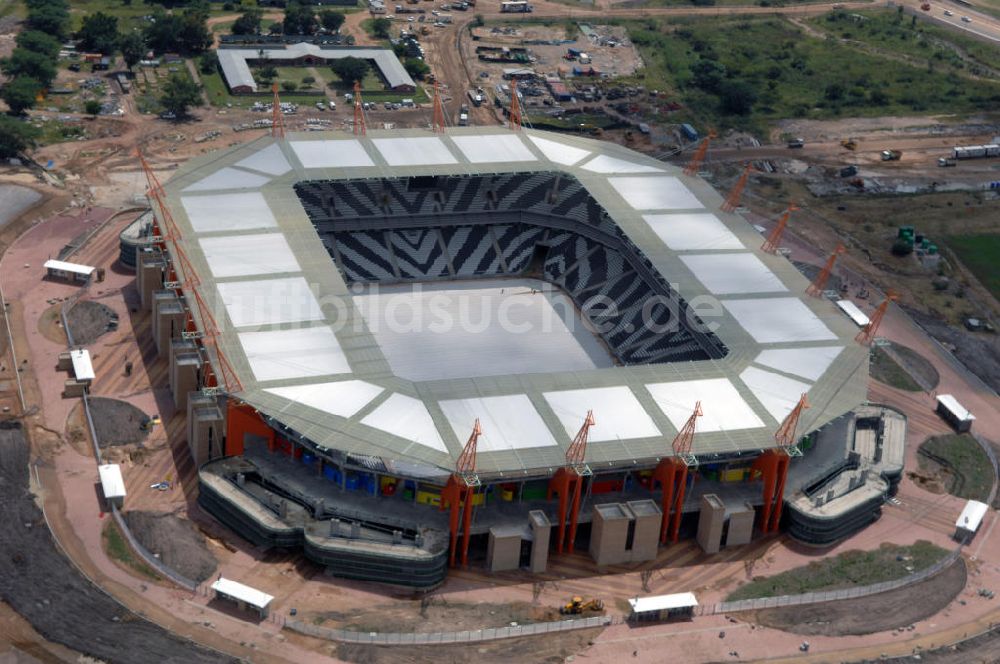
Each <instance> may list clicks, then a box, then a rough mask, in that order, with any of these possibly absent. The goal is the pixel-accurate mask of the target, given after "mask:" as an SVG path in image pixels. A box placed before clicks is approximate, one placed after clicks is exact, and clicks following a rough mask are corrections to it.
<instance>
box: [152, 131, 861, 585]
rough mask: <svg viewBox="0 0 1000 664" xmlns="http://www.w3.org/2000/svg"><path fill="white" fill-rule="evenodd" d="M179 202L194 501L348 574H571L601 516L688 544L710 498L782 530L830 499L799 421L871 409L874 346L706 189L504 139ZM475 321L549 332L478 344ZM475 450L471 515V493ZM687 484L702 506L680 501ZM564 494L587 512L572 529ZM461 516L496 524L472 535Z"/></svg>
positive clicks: (301, 137)
mask: <svg viewBox="0 0 1000 664" xmlns="http://www.w3.org/2000/svg"><path fill="white" fill-rule="evenodd" d="M162 200H163V201H164V208H165V212H163V211H161V215H160V221H159V233H160V238H159V239H160V242H159V245H160V249H159V250H158V249H156V248H152V249H146V250H144V251H143V253H142V254H141V255H140V259H139V263H140V268H139V270H140V272H139V283H140V290H141V291H143V293H144V301H146V300H148V301H149V304H147V306H150V307H151V308H153V309H154V316H160V314H157V307H158V306H159V305H158V304H157V302H166V301H167V300H168V299H169V300H172V299H173V298H174V297H176V298H178V299H179V300H180V302H181V303H182V308H183V309H184V311H185V312H186V313H185V315H184V316H181V317H179V318H178V319H176V320H177V321H178V323H177V324H176V325H174V324H171V325H170V326H168V327H164V328H163V329H165V330H167V331H166V332H163V333H161V337H164V338H165V339H167V341H170V339H169V338H170V337H176V339H174V340H172V341H170V343H172V344H173V345H172V346H170V350H169V352H170V353H171V357H172V358H173V357H174V356H175V355H176V356H177V357H183V356H185V355H184V353H186V352H191V351H192V349H195V350H194V352H195V355H196V356H197V362H198V367H199V368H198V373H197V379H196V382H197V385H195V386H193V387H194V388H201V389H200V391H198V392H197V393H196V394H195V395H194V396H192V397H191V398H190V399H186V398H185V399H184V403H185V405H186V407H187V409H188V413H189V420H191V421H190V422H189V438H190V442H191V448H192V454H194V456H195V458H196V460H197V461H198V462H199V464H201V466H200V497H199V501H200V503H201V504H202V506H203V507H205V508H206V510H207V511H209V512H210V513H212V514H213V515H215V516H216V517H217V518H219V519H220V520H222V521H223V522H225V523H227V524H228V525H230V526H231V527H232V528H234V529H235V530H236V531H237V532H239V533H240V534H241V535H243V536H244V537H246V538H248V539H250V540H251V541H253V542H255V543H257V544H260V545H267V546H281V547H294V546H301V547H303V550H304V551H305V552H306V555H308V556H309V557H310V558H312V559H314V560H317V561H319V562H321V563H322V564H324V565H327V566H328V567H329V568H330V569H331V571H332V572H333V573H335V574H339V575H343V576H348V577H354V578H363V579H371V580H377V581H383V582H389V583H398V584H401V585H411V586H419V587H428V586H432V585H435V584H436V583H439V582H440V581H441V579H443V577H444V574H445V569H446V563H447V558H448V554H449V550H450V552H451V554H452V557H453V560H454V555H455V549H456V547H458V548H459V549H462V559H463V560H465V559H466V554H467V551H468V548H469V546H470V539H471V540H472V542H473V548H474V549H476V551H477V552H479V553H481V552H482V550H484V549H489V551H488V553H487V555H488V557H489V556H493V555H494V553H495V552H494V549H493V547H494V542H495V541H496V542H499V541H500V540H499V539H497V538H498V537H500V535H503V534H504V533H508V534H509V533H510V532H513V531H516V532H523V536H521V537H522V539H523V540H524V541H525V542H529V541H534V542H535V545H536V548H537V546H538V545H539V543H540V542H545V543H547V542H548V539H547V538H548V535H547V534H546V535H545V536H544V537H543V536H542V534H541V531H540V530H539V524H545V523H548V524H554V525H555V527H556V528H557V529H558V531H559V534H558V537H557V536H556V535H553V536H552V539H553V540H555V542H556V545H557V549H558V550H562V548H563V541H564V539H565V536H566V533H565V530H566V527H567V525H568V526H569V540H568V542H567V547H568V548H569V549H570V550H572V547H573V545H574V541H575V540H576V539H577V538H580V539H585V538H586V536H587V530H588V528H587V526H586V524H589V523H590V522H591V521H592V520H593V519H595V518H597V511H595V509H594V508H595V506H598V505H601V504H603V503H624V502H629V501H632V502H633V503H634V502H636V501H639V502H641V501H642V500H643V499H649V498H653V499H654V500H655V501H656V503H658V504H661V505H662V506H663V510H662V511H663V514H662V520H663V526H664V527H663V529H662V530H663V533H664V535H663V537H664V538H665V537H666V530H667V529H666V526H667V521H668V517H670V518H675V519H676V521H675V522H674V523H673V524H672V528H671V531H672V536H673V537H676V533H677V525H678V523H679V521H680V519H681V514H682V513H684V512H688V513H695V512H697V511H698V506H699V503H698V500H699V498H701V497H702V496H704V495H705V494H706V493H713V492H714V493H717V494H726V492H727V491H728V492H730V494H731V495H734V496H740V500H741V501H742V503H744V504H746V503H749V504H751V505H754V506H757V507H758V508H759V509H760V511H759V521H760V526H761V528H762V529H764V530H768V529H770V528H773V527H774V526H775V525H776V524H777V522H778V520H779V519H780V517H781V509H782V501H783V499H784V496H785V494H786V493H791V491H792V490H793V487H786V486H785V477H786V474H787V471H788V468H789V466H790V465H798V466H801V467H802V468H803V469H804V470H803V471H802V473H803V474H804V475H809V474H810V472H811V471H810V469H809V464H810V463H811V458H812V450H809V449H806V450H805V451H804V452H803V453H802V456H797V457H796V458H794V459H790V458H789V456H790V455H789V450H780V451H779V450H776V449H775V447H776V444H775V432H776V430H778V429H779V427H780V426H781V424H782V422H783V421H785V419H786V418H787V417H788V415H789V413H791V412H792V411H793V410H794V409H795V407H796V405H797V404H798V403H799V400H800V397H801V396H802V395H803V394H807V395H808V401H809V403H810V406H811V407H810V408H808V409H807V410H804V411H802V413H801V418H800V420H799V423H798V429H797V431H798V434H799V436H800V437H802V438H804V439H805V441H806V444H805V445H804V446H803V447H804V448H808V447H809V441H810V439H811V436H810V434H811V433H812V432H815V431H817V430H820V429H822V428H824V427H826V426H827V425H829V424H830V423H831V422H835V421H840V420H842V419H843V418H844V417H849V414H850V412H851V411H852V410H853V409H854V408H856V407H857V406H858V405H859V404H861V403H862V402H863V401H864V400H865V397H866V385H867V379H868V350H867V349H866V348H864V347H861V346H859V345H858V344H856V343H855V342H854V341H853V337H854V335H855V333H856V332H857V328H856V327H855V326H854V324H853V323H852V322H851V321H850V320H848V319H847V318H846V317H844V315H843V314H842V313H841V312H840V311H839V310H838V309H837V308H836V307H835V306H834V304H833V303H832V302H830V301H829V300H827V299H825V298H811V297H809V296H807V295H806V294H805V289H806V286H807V285H808V283H807V281H806V280H805V279H804V277H802V276H801V274H800V273H799V272H798V270H797V269H796V268H795V267H794V266H793V265H792V264H791V263H790V262H789V261H788V260H786V259H785V258H784V257H782V256H780V255H777V256H776V255H770V254H767V253H764V252H762V251H760V249H759V246H760V244H761V240H762V238H761V237H760V235H759V233H758V232H757V231H756V230H755V229H754V228H753V227H751V226H750V225H749V224H748V223H747V222H746V221H745V220H744V219H743V218H742V217H740V216H738V215H735V214H731V213H725V212H721V211H720V203H721V202H722V201H721V199H720V197H719V196H718V195H717V194H716V193H715V192H714V190H713V189H712V188H711V187H710V186H709V185H708V184H707V183H706V182H704V181H703V180H701V179H700V178H698V177H695V176H689V175H685V174H684V173H682V172H680V170H679V169H677V168H675V167H673V166H670V165H667V164H664V163H662V162H659V161H656V160H653V159H650V158H648V157H646V156H643V155H640V154H638V153H636V152H634V151H631V150H628V149H625V148H622V147H620V146H617V145H613V144H609V143H605V142H599V141H594V140H589V139H583V138H578V137H569V136H564V135H559V134H551V133H546V132H538V131H533V130H523V131H520V132H511V131H507V130H503V129H499V128H495V129H487V128H468V129H464V130H463V129H456V130H451V131H450V132H449V133H448V134H447V135H442V134H433V133H430V132H428V131H422V130H394V131H383V132H378V131H376V132H369V133H368V135H367V136H365V137H354V136H348V135H344V134H334V133H303V134H290V135H289V136H288V137H287V138H285V139H282V140H275V139H273V138H270V137H265V138H261V139H259V140H257V141H254V142H251V143H249V144H246V145H243V146H240V147H236V148H232V149H229V150H225V151H221V152H216V153H213V154H211V155H206V156H204V157H201V158H198V159H195V160H193V161H191V162H189V163H187V164H186V165H184V166H182V167H181V168H180V169H179V170H178V172H177V173H176V174H175V175H174V176H173V177H172V178H171V179H170V181H169V182H168V183H167V184H166V185H165V186H164V187H163V191H162ZM157 271H159V272H158V274H159V275H161V276H153V277H151V276H150V274H153V273H156V272H157ZM157 293H161V294H162V298H161V300H156V294H157ZM166 306H167V305H165V304H164V307H166ZM170 306H173V305H172V304H171V305H170ZM465 306H471V307H472V308H473V309H475V310H476V311H479V312H480V313H482V312H487V313H489V314H491V315H499V314H500V313H504V312H506V313H510V312H511V311H514V310H517V311H519V312H520V314H521V319H520V321H519V322H520V323H523V324H525V325H527V328H528V329H527V331H526V332H512V331H511V330H506V329H501V328H503V327H504V325H502V324H501V321H500V320H499V319H497V320H493V321H491V322H488V323H484V322H483V321H482V320H477V321H475V323H476V325H472V326H471V328H470V325H469V324H462V323H461V321H459V319H461V318H462V314H463V307H465ZM164 311H173V309H169V308H164ZM399 311H404V312H406V316H405V318H406V321H405V322H404V324H400V321H399V320H396V319H395V318H394V316H395V315H397V314H398V313H399ZM425 314H426V315H430V314H437V316H438V317H437V318H436V319H435V320H433V321H430V320H428V319H427V318H425V317H424V316H425ZM166 315H168V314H166V313H164V314H162V316H166ZM162 316H161V317H162ZM443 320H447V321H449V323H450V326H444V327H442V326H441V325H437V324H438V323H441V321H443ZM456 321H458V322H456ZM546 321H547V324H546V325H543V323H546ZM466 323H468V321H466ZM472 328H474V329H472ZM543 328H544V329H543ZM154 329H159V327H158V324H154ZM166 345H168V346H169V344H166ZM182 347H183V349H182ZM184 349H186V350H184ZM175 391H176V390H175ZM699 402H700V404H701V408H702V410H703V415H702V416H701V417H699V418H697V425H696V426H697V428H696V434H695V436H694V438H693V447H692V449H691V451H690V454H689V455H685V458H684V459H679V458H678V455H677V454H675V451H674V450H673V448H672V447H671V441H673V440H674V438H675V437H676V436H677V434H678V432H679V431H680V430H682V429H683V428H684V426H685V424H686V423H687V421H688V420H689V419H690V418H691V415H692V412H693V411H694V409H695V405H696V403H699ZM589 411H593V416H594V419H595V424H594V425H593V426H591V427H589V429H588V430H587V432H588V440H587V445H586V457H585V460H584V463H583V464H576V465H574V466H572V467H570V466H571V462H570V460H569V455H570V454H571V452H572V450H571V447H572V446H573V442H574V439H576V438H578V434H579V433H580V431H581V427H582V425H583V424H584V422H585V420H586V418H587V416H588V412H589ZM199 413H201V415H199ZM199 418H201V419H199ZM223 420H224V425H223V424H222V421H223ZM477 422H478V423H479V425H480V426H481V435H479V436H478V437H475V436H471V434H472V432H473V429H474V427H475V426H476V424H477ZM202 424H205V426H201V425H202ZM216 424H217V425H218V426H216ZM470 437H473V438H476V440H477V446H476V447H477V450H476V451H477V453H476V455H475V468H474V472H469V468H468V467H464V473H463V474H462V475H461V478H462V480H463V481H464V482H465V483H466V485H467V487H466V489H463V491H466V490H467V493H461V494H452V493H449V491H450V489H449V487H450V486H451V484H450V482H453V481H455V478H456V477H458V475H456V468H457V467H458V466H459V464H460V463H461V458H462V455H463V449H465V448H466V443H467V440H468V439H470ZM793 450H794V451H795V452H796V453H797V452H798V451H799V450H798V448H797V447H796V448H793ZM793 456H794V455H793ZM827 456H829V455H827ZM834 456H836V454H835V455H834ZM845 456H846V454H842V455H840V456H839V458H837V459H834V461H833V463H842V462H843V459H844V457H845ZM824 458H825V457H824ZM827 461H828V460H827ZM827 461H824V463H826V462H827ZM681 462H683V463H682V464H681ZM670 463H673V464H677V465H678V466H680V465H683V467H684V469H685V470H684V474H683V477H682V479H680V480H679V481H680V484H681V485H680V486H678V487H668V486H666V480H664V479H663V477H664V476H662V475H660V474H659V472H658V469H662V468H663V467H664V464H670ZM817 463H818V462H817ZM689 468H690V469H691V472H690V473H688V471H687V469H689ZM567 469H570V470H571V471H572V472H571V473H569V474H570V475H572V476H573V477H575V478H578V481H579V484H578V485H577V486H582V487H583V490H582V494H583V498H582V500H581V499H580V498H577V500H578V501H580V503H579V504H578V505H577V506H572V505H571V506H570V507H569V508H567V503H566V501H567V496H566V492H567V486H572V485H567V484H565V483H562V484H560V483H559V482H558V481H556V478H558V477H565V476H567V472H568V471H567ZM816 470H817V472H818V471H819V470H822V469H819V468H817V469H816ZM671 477H672V476H671ZM679 477H680V476H679ZM671 481H672V480H671ZM661 485H662V486H661ZM667 493H670V500H668V499H667ZM675 494H676V495H675ZM458 496H461V500H463V501H465V502H466V503H468V504H469V506H470V507H471V506H475V509H474V510H472V509H466V511H465V514H466V515H471V516H468V517H467V519H466V520H465V521H464V523H459V522H458V521H457V520H456V518H455V515H456V514H457V513H458V510H457V508H458V505H457V503H458V502H459V501H460V499H459V497H458ZM685 496H686V499H685ZM675 503H676V504H675ZM629 504H632V503H629ZM445 506H448V507H451V508H453V509H452V514H451V518H448V517H447V516H446V514H445V513H443V512H442V511H441V509H442V508H444V507H445ZM640 507H641V506H633V508H631V509H632V512H630V513H634V514H639V513H640V511H641V510H640ZM643 509H644V508H643ZM627 511H628V510H626V512H627ZM671 511H673V513H674V514H673V517H671V516H670V514H669V513H670V512H671ZM570 512H572V514H570ZM849 516H850V515H849ZM473 517H474V518H473ZM845 518H847V517H845ZM850 518H853V519H855V521H857V520H858V519H857V515H853V516H850ZM570 520H572V523H569V521H570ZM862 520H863V519H862ZM577 523H579V524H580V525H581V530H580V532H579V534H578V533H577ZM602 523H603V522H602ZM602 528H604V526H602ZM605 530H606V528H605ZM834 530H836V529H834ZM449 531H450V535H451V537H450V538H449V537H448V535H449ZM594 532H595V533H596V532H597V526H596V525H595V526H594ZM838 532H839V531H838ZM553 533H555V530H553ZM459 534H461V535H462V536H463V540H462V542H461V543H459V544H456V537H457V536H458V535H459ZM629 537H631V535H629ZM487 540H488V542H489V545H488V546H487V545H486V542H487ZM519 541H520V540H519ZM498 546H499V545H498ZM593 546H594V545H593V543H591V549H592V552H593ZM530 549H531V547H530V546H526V547H525V549H524V551H523V555H521V557H520V558H521V563H522V564H524V565H528V559H529V558H530V551H529V550H530ZM515 557H517V556H515ZM530 566H531V567H532V568H533V569H534V564H532V565H530Z"/></svg>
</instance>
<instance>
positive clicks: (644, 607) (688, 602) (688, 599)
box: [628, 593, 698, 613]
mask: <svg viewBox="0 0 1000 664" xmlns="http://www.w3.org/2000/svg"><path fill="white" fill-rule="evenodd" d="M628 603H629V604H630V605H631V606H632V611H633V612H634V613H645V612H647V611H667V610H670V609H684V608H687V607H694V606H698V599H697V598H696V597H695V596H694V593H674V594H673V595H656V596H653V597H635V598H632V599H629V601H628Z"/></svg>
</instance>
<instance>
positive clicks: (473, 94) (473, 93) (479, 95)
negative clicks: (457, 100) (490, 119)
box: [467, 88, 483, 108]
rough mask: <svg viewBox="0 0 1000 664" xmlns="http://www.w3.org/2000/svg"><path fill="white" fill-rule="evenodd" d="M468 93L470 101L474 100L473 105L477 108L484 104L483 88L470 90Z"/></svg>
mask: <svg viewBox="0 0 1000 664" xmlns="http://www.w3.org/2000/svg"><path fill="white" fill-rule="evenodd" d="M467 94H468V96H469V101H471V102H472V105H473V106H475V107H476V108H479V107H480V106H482V105H483V90H482V88H479V89H478V90H469V92H468V93H467Z"/></svg>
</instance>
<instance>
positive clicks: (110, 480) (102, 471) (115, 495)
mask: <svg viewBox="0 0 1000 664" xmlns="http://www.w3.org/2000/svg"><path fill="white" fill-rule="evenodd" d="M97 474H98V476H99V477H100V478H101V492H102V493H104V500H106V501H108V505H109V506H111V505H114V506H115V507H117V508H118V509H121V507H122V504H123V503H124V502H125V480H123V479H122V470H121V466H119V465H118V464H117V463H106V464H103V465H100V466H98V467H97Z"/></svg>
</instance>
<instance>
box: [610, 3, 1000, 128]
mask: <svg viewBox="0 0 1000 664" xmlns="http://www.w3.org/2000/svg"><path fill="white" fill-rule="evenodd" d="M624 25H626V26H627V27H628V28H629V34H630V36H631V38H632V40H633V41H634V42H635V44H636V45H637V46H638V47H639V50H640V52H641V53H642V56H643V60H644V62H645V63H646V67H645V68H644V69H643V70H641V71H640V72H639V73H638V74H637V75H636V76H635V77H633V78H632V79H625V81H626V82H628V81H630V80H632V81H634V82H637V83H642V84H644V85H645V86H646V87H647V88H648V89H660V90H664V89H665V90H667V91H669V92H670V93H673V94H676V95H677V97H678V100H679V101H680V102H681V103H683V104H684V105H685V106H686V109H685V110H683V111H680V112H678V113H676V114H674V117H675V118H676V119H677V121H688V120H690V121H692V122H696V123H697V125H698V126H702V127H704V126H713V125H714V126H715V127H716V128H717V129H721V128H725V127H740V128H746V129H756V130H761V129H763V128H765V127H766V126H767V125H768V124H769V123H770V122H772V121H775V120H779V119H785V118H790V117H796V118H813V119H825V118H836V117H850V116H881V115H904V114H914V113H931V112H949V113H965V112H975V111H982V110H983V109H984V108H990V107H991V106H996V105H997V104H1000V83H996V82H992V81H969V80H963V79H959V78H957V77H955V76H953V75H952V74H951V73H950V72H946V71H942V70H943V67H942V68H939V69H941V70H937V69H934V68H933V67H931V68H928V67H918V66H914V65H911V64H908V63H905V62H898V61H895V60H892V59H889V58H886V57H881V56H880V55H877V54H869V53H863V52H859V50H858V49H857V48H853V47H851V46H850V45H847V44H842V43H840V42H838V41H836V40H832V39H820V38H816V37H812V36H808V35H806V34H805V33H804V32H803V30H801V29H800V28H799V27H798V26H796V25H794V24H793V23H791V22H789V21H787V20H784V19H780V18H738V19H737V18H723V17H712V18H711V19H710V20H697V19H690V18H686V19H677V18H675V19H652V18H651V19H647V20H643V21H626V22H624Z"/></svg>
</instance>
